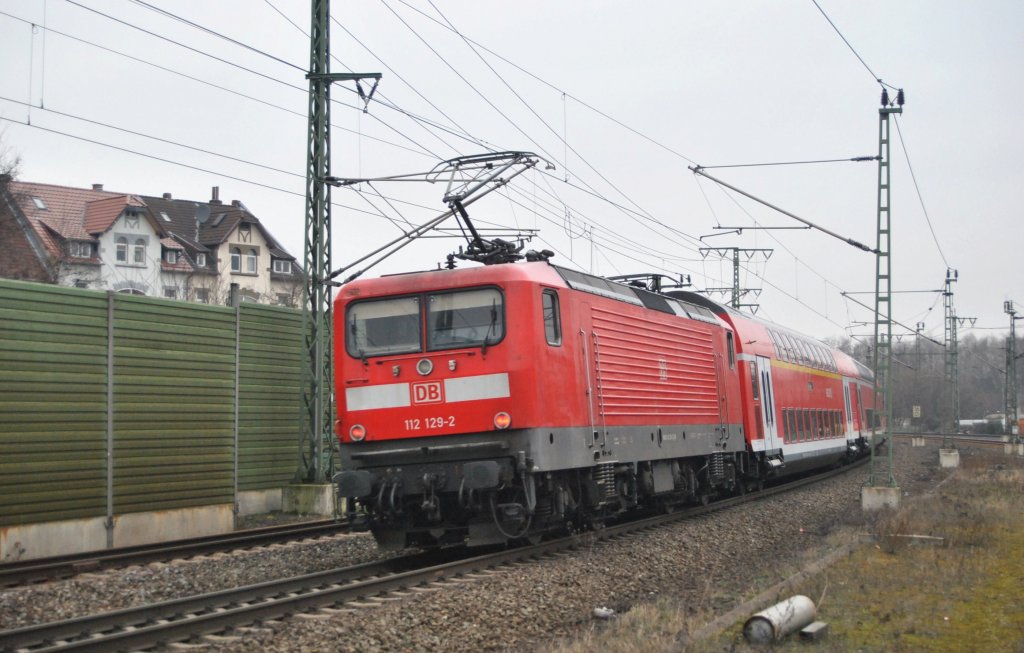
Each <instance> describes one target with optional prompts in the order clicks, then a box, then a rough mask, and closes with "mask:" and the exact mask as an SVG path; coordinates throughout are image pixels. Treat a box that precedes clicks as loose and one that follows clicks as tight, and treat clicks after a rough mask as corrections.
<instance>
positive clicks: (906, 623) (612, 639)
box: [550, 457, 1024, 653]
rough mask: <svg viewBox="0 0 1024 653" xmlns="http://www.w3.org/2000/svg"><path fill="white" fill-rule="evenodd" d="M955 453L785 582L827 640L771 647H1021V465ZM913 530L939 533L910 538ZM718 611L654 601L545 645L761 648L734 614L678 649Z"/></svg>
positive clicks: (561, 648)
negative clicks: (810, 608)
mask: <svg viewBox="0 0 1024 653" xmlns="http://www.w3.org/2000/svg"><path fill="white" fill-rule="evenodd" d="M962 462H963V467H962V468H961V469H959V470H957V471H956V472H955V473H954V474H953V477H952V478H951V479H950V480H949V482H947V483H945V484H943V485H942V486H941V488H940V489H939V491H938V492H936V493H935V494H933V495H929V496H926V497H921V498H918V499H916V500H914V501H912V502H910V503H908V504H907V505H905V506H904V507H903V508H901V509H900V510H898V511H894V512H884V513H881V514H879V516H878V518H877V519H876V520H874V523H873V524H872V525H871V527H870V528H871V530H872V534H873V535H874V536H875V539H874V541H873V543H872V544H870V545H867V546H863V547H860V548H858V549H856V550H854V551H853V552H852V553H851V554H850V555H849V556H847V557H845V558H843V559H842V560H840V561H839V562H837V563H836V564H834V565H832V566H831V567H829V568H828V569H827V570H826V571H824V572H822V573H819V574H817V575H815V576H813V577H811V578H810V579H809V580H807V581H805V582H802V583H800V584H799V585H797V586H796V587H794V588H793V591H792V592H791V594H805V595H807V596H809V597H811V598H812V599H814V601H815V602H816V603H818V618H819V619H820V620H822V621H826V622H828V623H829V629H830V630H829V632H830V634H829V636H828V637H827V638H826V639H825V640H823V641H820V642H816V643H813V644H809V643H806V642H801V641H798V639H797V638H796V637H790V638H789V640H788V641H784V642H779V643H777V644H775V645H774V646H772V647H771V650H772V651H777V652H780V653H786V652H788V651H794V652H795V651H800V652H801V653H807V652H808V651H814V652H815V653H833V652H835V653H839V652H843V653H845V652H847V651H858V652H864V653H872V652H878V653H883V652H884V653H890V652H893V653H901V652H907V653H910V652H913V653H918V652H933V651H934V652H940V651H941V652H957V651H962V652H965V653H973V652H975V651H985V652H1003V651H1005V652H1008V653H1024V513H1022V506H1024V465H1022V463H1021V461H1020V459H1010V458H999V457H992V458H988V457H984V458H981V457H979V458H966V459H963V460H962ZM848 535H849V534H848V533H847V535H846V536H843V535H840V536H837V537H836V538H833V540H832V541H834V542H835V543H836V544H838V542H839V541H840V540H842V539H843V538H844V537H848ZM921 535H923V536H930V537H934V538H942V539H941V540H932V539H924V538H915V537H907V536H921ZM705 598H706V599H707V602H706V603H704V604H703V606H712V605H715V604H719V601H717V600H715V599H716V598H721V597H710V596H708V597H705ZM741 598H743V597H735V600H737V601H738V600H740V599H741ZM700 605H701V604H698V606H700ZM715 612H717V611H716V610H712V609H709V608H704V607H694V605H693V603H689V604H688V605H687V606H686V607H683V606H682V604H681V603H680V602H678V601H676V600H674V599H672V598H660V599H658V600H657V601H655V602H653V603H650V604H642V605H637V606H635V607H634V608H633V609H632V610H631V611H629V612H628V613H626V614H623V615H621V616H619V617H617V618H616V619H615V620H613V621H611V622H608V623H600V622H598V623H594V624H592V625H590V626H589V627H588V628H587V629H586V630H585V632H583V633H582V634H581V635H580V636H579V637H578V638H577V640H575V641H574V642H571V643H568V644H561V645H557V646H554V647H552V648H551V649H550V650H551V651H553V652H558V653H583V652H585V651H598V650H599V651H602V652H608V653H619V652H621V653H626V652H634V651H636V652H642V653H645V652H652V653H653V652H655V651H658V652H661V651H680V650H687V651H693V652H694V653H712V652H714V653H722V652H729V653H743V652H748V651H760V650H764V649H758V648H754V647H751V646H749V645H747V644H746V643H745V642H744V641H743V639H742V636H741V629H742V623H737V624H734V625H733V626H731V627H730V628H729V629H728V630H727V631H726V632H724V633H722V634H720V635H719V636H717V637H713V638H711V639H709V640H704V641H701V642H697V643H694V644H690V645H688V646H686V647H685V649H684V645H683V644H682V643H681V642H685V641H686V639H687V636H688V635H689V634H690V633H691V632H693V631H694V630H695V629H696V628H698V627H699V626H700V625H701V624H703V623H706V622H708V621H710V620H711V619H712V618H713V617H714V616H715Z"/></svg>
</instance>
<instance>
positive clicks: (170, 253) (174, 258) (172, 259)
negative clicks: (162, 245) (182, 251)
mask: <svg viewBox="0 0 1024 653" xmlns="http://www.w3.org/2000/svg"><path fill="white" fill-rule="evenodd" d="M164 259H165V260H166V261H167V262H168V263H170V264H171V265H174V264H175V263H177V262H178V252H177V251H175V250H173V249H169V250H167V253H166V254H165V255H164Z"/></svg>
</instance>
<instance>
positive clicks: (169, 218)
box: [160, 211, 171, 222]
mask: <svg viewBox="0 0 1024 653" xmlns="http://www.w3.org/2000/svg"><path fill="white" fill-rule="evenodd" d="M160 217H161V218H163V219H164V222H170V221H171V216H169V215H167V212H166V211H161V212H160Z"/></svg>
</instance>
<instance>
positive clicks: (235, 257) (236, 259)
mask: <svg viewBox="0 0 1024 653" xmlns="http://www.w3.org/2000/svg"><path fill="white" fill-rule="evenodd" d="M231 271H232V272H241V271H242V250H240V249H238V248H237V247H232V248H231Z"/></svg>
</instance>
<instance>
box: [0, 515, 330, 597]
mask: <svg viewBox="0 0 1024 653" xmlns="http://www.w3.org/2000/svg"><path fill="white" fill-rule="evenodd" d="M347 529H348V526H347V525H346V524H345V523H344V522H338V521H334V520H322V521H315V522H305V523H301V524H285V525H282V526H269V527H266V528H254V529H248V530H244V531H235V532H233V533H227V534H224V535H209V536H205V537H197V538H191V539H186V540H175V541H172V542H160V543H156V544H145V545H139V546H132V547H122V548H118V549H108V550H104V551H89V552H85V553H74V554H69V555H64V556H55V557H51V558H39V559H37V560H23V561H17V562H6V563H3V564H0V588H2V587H11V586H16V585H25V584H29V583H39V582H44V581H48V580H57V579H61V578H70V577H72V576H75V575H77V574H80V573H83V572H87V571H98V570H102V569H116V568H119V567H128V566H131V565H140V564H147V563H150V562H155V561H167V560H174V559H180V558H191V557H194V556H198V555H205V554H209V553H215V552H218V551H226V550H231V549H240V548H251V547H258V546H266V545H268V544H274V543H277V542H290V541H295V540H300V539H309V538H316V537H325V536H328V535H334V534H336V533H339V532H344V531H346V530H347Z"/></svg>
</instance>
